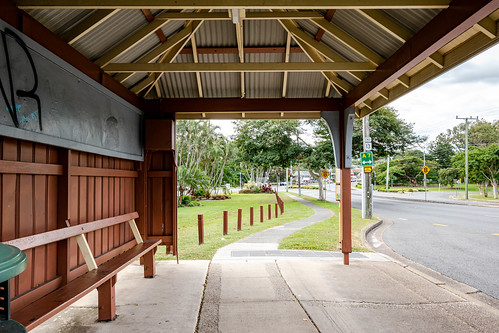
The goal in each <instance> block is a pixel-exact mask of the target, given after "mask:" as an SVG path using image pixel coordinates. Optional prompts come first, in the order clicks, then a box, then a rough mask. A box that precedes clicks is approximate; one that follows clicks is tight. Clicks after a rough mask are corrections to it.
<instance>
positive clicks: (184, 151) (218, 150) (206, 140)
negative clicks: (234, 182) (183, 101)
mask: <svg viewBox="0 0 499 333" xmlns="http://www.w3.org/2000/svg"><path fill="white" fill-rule="evenodd" d="M217 129H218V127H217V126H214V125H212V124H211V123H210V122H209V121H194V120H185V121H178V122H177V166H178V183H179V189H180V191H181V193H182V194H184V193H187V192H188V191H190V192H193V191H194V190H196V189H197V188H202V189H204V190H209V189H210V190H211V189H215V188H217V187H218V186H220V185H221V183H222V180H223V176H224V169H225V165H226V163H227V160H228V159H229V157H230V156H231V152H232V151H233V149H231V144H230V142H229V140H228V139H227V138H225V137H224V136H223V135H221V134H219V133H218V132H217Z"/></svg>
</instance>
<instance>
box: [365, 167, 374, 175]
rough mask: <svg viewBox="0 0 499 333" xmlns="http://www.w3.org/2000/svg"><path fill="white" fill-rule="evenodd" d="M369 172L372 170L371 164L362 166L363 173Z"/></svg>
mask: <svg viewBox="0 0 499 333" xmlns="http://www.w3.org/2000/svg"><path fill="white" fill-rule="evenodd" d="M371 172H373V167H372V166H365V167H364V173H371Z"/></svg>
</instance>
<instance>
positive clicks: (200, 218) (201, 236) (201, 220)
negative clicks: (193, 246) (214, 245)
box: [198, 214, 204, 245]
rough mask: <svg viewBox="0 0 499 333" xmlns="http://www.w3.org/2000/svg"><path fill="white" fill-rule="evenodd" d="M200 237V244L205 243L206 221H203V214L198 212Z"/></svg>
mask: <svg viewBox="0 0 499 333" xmlns="http://www.w3.org/2000/svg"><path fill="white" fill-rule="evenodd" d="M198 238H199V245H201V244H203V243H204V223H203V214H198Z"/></svg>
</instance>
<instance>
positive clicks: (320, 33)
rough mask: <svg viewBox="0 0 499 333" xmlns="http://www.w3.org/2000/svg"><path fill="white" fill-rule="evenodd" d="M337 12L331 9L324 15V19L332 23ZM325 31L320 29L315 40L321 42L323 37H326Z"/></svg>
mask: <svg viewBox="0 0 499 333" xmlns="http://www.w3.org/2000/svg"><path fill="white" fill-rule="evenodd" d="M335 11H336V9H329V10H328V11H327V12H326V15H324V19H326V20H327V21H328V22H331V20H332V19H333V15H334V12H335ZM324 32H325V31H324V29H322V28H320V29H319V31H317V33H316V34H315V40H316V41H318V42H320V41H321V39H322V36H324Z"/></svg>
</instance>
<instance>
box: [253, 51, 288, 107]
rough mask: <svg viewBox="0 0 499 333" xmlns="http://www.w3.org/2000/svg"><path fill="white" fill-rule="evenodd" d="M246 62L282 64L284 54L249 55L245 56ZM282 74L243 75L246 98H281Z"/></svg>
mask: <svg viewBox="0 0 499 333" xmlns="http://www.w3.org/2000/svg"><path fill="white" fill-rule="evenodd" d="M245 61H246V62H283V61H284V54H280V53H264V54H262V53H250V54H246V55H245ZM283 77H284V73H245V77H244V78H245V80H244V83H245V89H246V97H248V98H279V97H282V84H283Z"/></svg>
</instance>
